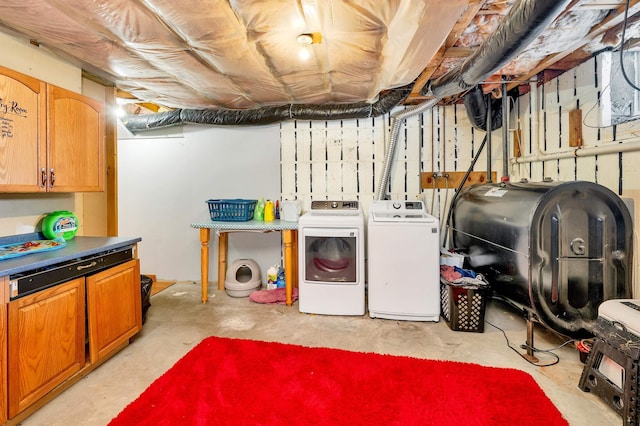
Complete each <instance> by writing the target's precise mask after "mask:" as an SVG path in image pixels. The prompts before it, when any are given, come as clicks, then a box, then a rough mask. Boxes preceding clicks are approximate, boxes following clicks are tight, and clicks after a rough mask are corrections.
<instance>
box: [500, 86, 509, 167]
mask: <svg viewBox="0 0 640 426" xmlns="http://www.w3.org/2000/svg"><path fill="white" fill-rule="evenodd" d="M507 176H509V98H507V80H506V79H505V77H504V76H503V77H502V177H507Z"/></svg>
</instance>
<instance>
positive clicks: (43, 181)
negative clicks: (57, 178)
mask: <svg viewBox="0 0 640 426" xmlns="http://www.w3.org/2000/svg"><path fill="white" fill-rule="evenodd" d="M46 186H47V170H46V169H45V168H44V167H43V168H42V169H40V187H41V188H45V187H46Z"/></svg>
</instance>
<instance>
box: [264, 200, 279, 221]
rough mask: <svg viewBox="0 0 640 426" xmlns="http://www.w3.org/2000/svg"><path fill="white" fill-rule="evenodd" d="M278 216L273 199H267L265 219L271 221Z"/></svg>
mask: <svg viewBox="0 0 640 426" xmlns="http://www.w3.org/2000/svg"><path fill="white" fill-rule="evenodd" d="M275 218H276V211H275V207H274V205H273V201H271V200H267V202H266V203H265V204H264V221H265V222H271V221H273V220H275Z"/></svg>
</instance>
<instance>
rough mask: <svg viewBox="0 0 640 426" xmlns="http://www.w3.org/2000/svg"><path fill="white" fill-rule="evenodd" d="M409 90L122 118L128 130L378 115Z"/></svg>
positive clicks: (398, 102) (402, 98)
mask: <svg viewBox="0 0 640 426" xmlns="http://www.w3.org/2000/svg"><path fill="white" fill-rule="evenodd" d="M409 93H411V86H410V85H408V86H404V87H400V88H398V89H394V90H391V91H389V92H386V93H385V94H383V95H381V96H380V98H379V99H378V101H377V102H374V103H364V102H362V103H355V104H337V105H281V106H274V107H264V108H257V109H252V110H230V109H204V110H194V109H176V110H173V111H169V112H162V113H158V114H145V115H130V116H127V117H124V118H123V119H122V122H123V123H124V125H125V126H126V128H127V129H128V130H129V131H131V132H134V133H135V132H140V131H144V130H151V129H159V128H163V127H170V126H176V125H180V124H184V123H193V124H212V125H240V126H241V125H264V124H270V123H276V122H279V121H283V120H344V119H350V118H367V117H377V116H380V115H384V114H386V113H388V112H389V111H390V110H391V109H392V108H393V107H395V106H396V105H398V104H400V103H402V102H403V101H404V100H405V99H406V98H407V96H409Z"/></svg>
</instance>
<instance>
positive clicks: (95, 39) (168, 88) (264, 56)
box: [0, 0, 640, 112]
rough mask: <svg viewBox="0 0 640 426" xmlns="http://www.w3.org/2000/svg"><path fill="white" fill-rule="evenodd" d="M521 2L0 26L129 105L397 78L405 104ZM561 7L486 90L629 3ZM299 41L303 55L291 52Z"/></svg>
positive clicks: (5, 10)
mask: <svg viewBox="0 0 640 426" xmlns="http://www.w3.org/2000/svg"><path fill="white" fill-rule="evenodd" d="M523 1H526V0H523ZM519 2H520V0H485V1H482V0H447V1H446V2H442V1H438V0H432V1H429V0H389V1H384V2H380V1H376V0H325V1H323V0H270V1H249V0H206V1H205V0H201V1H198V0H185V1H182V2H175V1H173V0H103V1H98V0H70V1H64V0H3V1H2V2H0V31H2V32H6V33H8V34H10V35H13V36H17V37H23V38H26V39H28V40H30V41H31V42H32V44H34V46H38V48H43V49H47V50H48V51H50V52H52V53H54V54H56V55H59V56H61V57H63V58H65V59H67V60H69V61H70V62H72V63H75V64H77V65H78V66H80V67H82V69H83V70H84V71H85V73H87V74H88V75H91V76H94V77H95V78H96V79H100V80H101V81H104V82H107V83H108V84H113V85H115V86H116V87H118V89H119V90H120V93H121V97H122V98H126V97H129V98H131V103H132V104H134V105H135V108H136V111H134V112H156V111H158V109H159V107H168V108H219V109H232V110H245V109H246V110H250V109H255V108H261V107H265V106H273V105H287V104H308V105H332V104H334V105H335V104H349V103H371V102H375V101H376V100H377V99H378V97H379V96H380V94H382V93H386V92H388V91H390V90H397V89H398V88H401V87H410V88H411V93H410V95H409V96H408V98H407V99H406V100H405V103H407V104H416V103H421V102H423V101H425V100H426V99H429V98H430V96H429V93H426V94H425V92H426V90H425V88H428V84H429V82H430V81H432V80H433V79H435V78H438V77H440V76H442V75H445V74H446V73H447V72H448V71H450V70H452V69H455V68H456V67H458V66H460V64H462V63H464V61H465V60H467V59H468V58H469V57H471V56H472V55H473V54H474V53H475V52H476V50H477V49H478V48H479V47H480V46H481V45H482V43H483V42H484V41H485V40H486V39H488V38H489V37H491V35H492V34H493V33H494V32H495V31H496V28H498V26H499V25H500V23H501V22H502V21H503V20H504V19H506V18H505V17H506V16H508V14H509V12H510V10H511V9H512V8H513V7H514V5H516V4H518V3H519ZM566 3H567V4H568V6H566V7H565V9H564V10H563V11H562V12H561V13H560V14H559V15H558V16H557V17H556V18H555V19H554V20H553V22H552V23H551V24H550V25H549V26H548V27H547V28H546V29H545V30H544V31H542V33H541V34H540V35H539V36H538V37H537V39H536V40H535V41H534V42H533V43H531V44H530V45H529V46H527V48H526V49H525V50H524V51H523V52H520V53H519V54H518V55H517V56H516V57H515V58H513V59H512V60H510V61H509V62H508V64H507V65H506V66H504V67H502V68H501V69H500V70H498V71H497V72H496V73H495V74H494V75H492V76H489V77H488V78H487V79H486V80H485V81H484V82H482V83H483V87H484V89H485V92H487V91H490V90H492V89H493V88H495V87H498V86H499V82H501V81H503V78H504V79H506V80H508V81H509V86H508V87H509V88H513V87H515V86H518V85H519V84H521V83H522V82H526V81H527V80H529V79H531V78H533V77H536V76H542V78H544V76H545V75H557V74H558V73H560V72H563V71H565V70H567V69H570V68H573V67H575V66H576V65H577V64H579V63H581V62H583V61H585V60H587V59H589V58H590V57H591V56H592V55H593V54H594V53H595V52H598V51H601V50H603V49H611V48H617V47H618V46H619V44H620V33H621V32H622V26H623V20H624V15H625V7H626V3H627V2H626V0H573V1H570V2H566ZM639 14H640V0H630V1H629V10H628V15H629V19H628V22H627V28H626V31H627V35H626V38H627V40H632V41H633V40H635V38H636V37H637V36H638V33H639V32H640V31H638V30H639V27H640V25H639V23H638V16H636V15H639ZM292 17H297V18H301V19H299V20H298V21H296V22H298V23H297V24H296V23H293V21H292V19H293V18H292ZM297 18H296V19H297ZM296 25H299V26H296ZM299 34H310V35H312V44H311V45H310V46H307V47H301V46H300V45H299V44H297V43H295V42H292V41H294V40H295V39H296V36H297V35H299ZM303 48H304V49H308V50H309V53H310V58H309V60H307V61H303V60H301V59H298V58H297V57H294V56H296V55H295V54H294V53H295V52H298V50H300V49H303ZM492 83H493V84H492ZM421 93H422V94H421ZM449 100H455V97H452V99H449Z"/></svg>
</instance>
